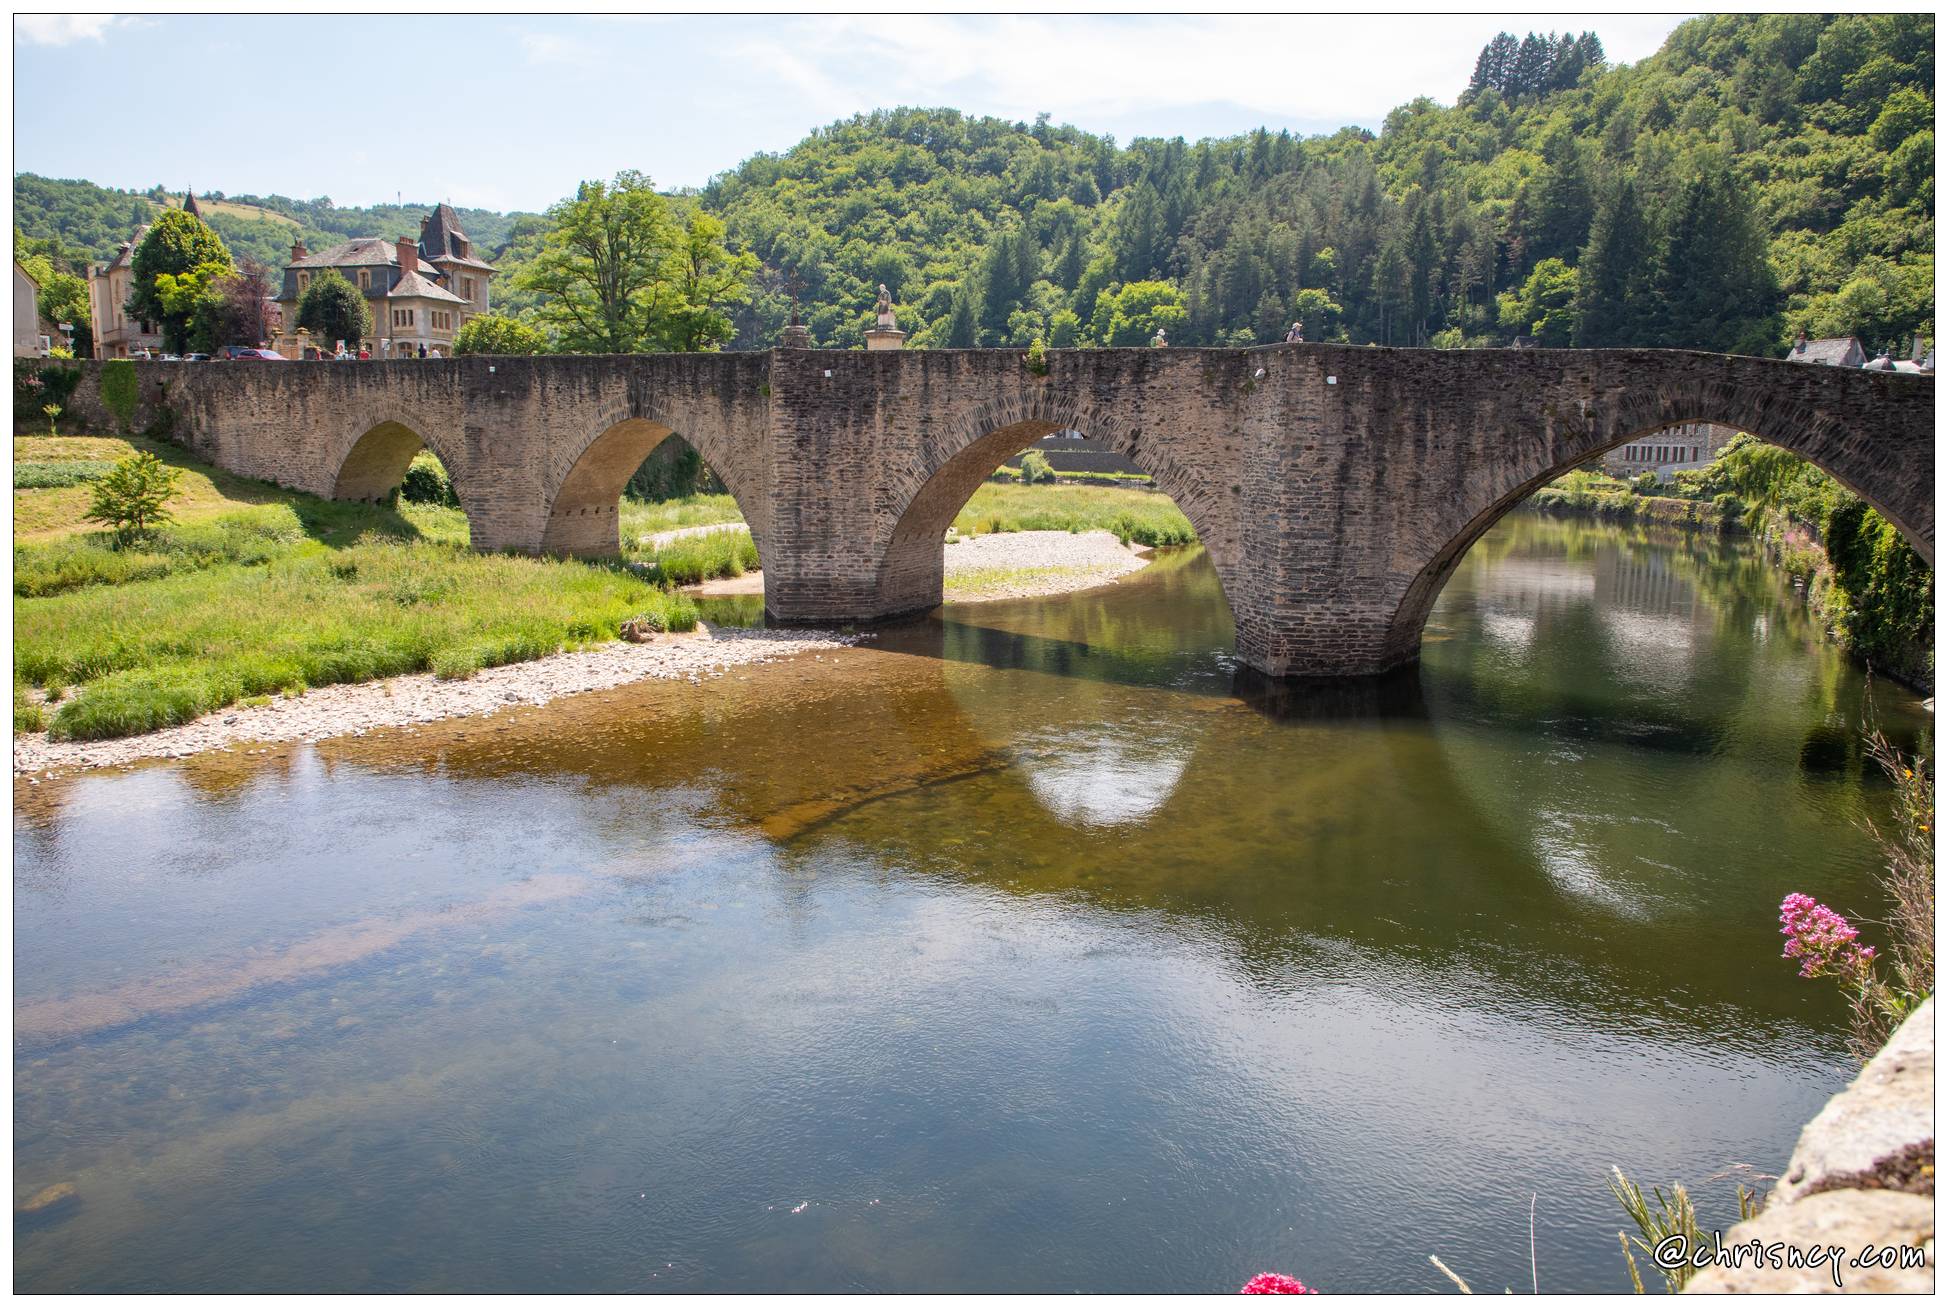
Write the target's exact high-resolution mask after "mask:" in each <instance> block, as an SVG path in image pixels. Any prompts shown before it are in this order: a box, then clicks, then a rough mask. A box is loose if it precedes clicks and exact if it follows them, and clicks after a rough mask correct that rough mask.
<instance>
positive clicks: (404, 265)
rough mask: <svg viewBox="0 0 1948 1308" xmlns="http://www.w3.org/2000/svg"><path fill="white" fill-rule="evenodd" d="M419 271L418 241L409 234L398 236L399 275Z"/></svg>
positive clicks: (402, 275)
mask: <svg viewBox="0 0 1948 1308" xmlns="http://www.w3.org/2000/svg"><path fill="white" fill-rule="evenodd" d="M418 271H419V243H418V242H417V241H415V240H413V238H412V237H410V236H402V237H400V238H399V275H400V276H401V277H406V276H410V275H411V274H413V273H415V272H418Z"/></svg>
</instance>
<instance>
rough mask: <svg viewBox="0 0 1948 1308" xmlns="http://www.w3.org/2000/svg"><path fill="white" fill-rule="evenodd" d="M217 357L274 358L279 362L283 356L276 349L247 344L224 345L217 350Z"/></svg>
mask: <svg viewBox="0 0 1948 1308" xmlns="http://www.w3.org/2000/svg"><path fill="white" fill-rule="evenodd" d="M217 357H218V358H220V359H276V360H278V361H280V362H281V361H282V360H283V358H284V356H283V355H281V354H279V353H278V352H277V351H276V350H260V349H257V348H256V347H254V346H249V345H226V346H224V347H223V348H222V349H221V350H219V351H217Z"/></svg>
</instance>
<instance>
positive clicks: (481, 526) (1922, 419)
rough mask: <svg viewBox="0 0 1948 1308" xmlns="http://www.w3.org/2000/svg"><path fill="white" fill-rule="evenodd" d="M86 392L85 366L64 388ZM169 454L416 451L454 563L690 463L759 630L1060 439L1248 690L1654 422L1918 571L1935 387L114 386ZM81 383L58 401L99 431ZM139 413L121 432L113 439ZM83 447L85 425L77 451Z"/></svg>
mask: <svg viewBox="0 0 1948 1308" xmlns="http://www.w3.org/2000/svg"><path fill="white" fill-rule="evenodd" d="M82 366H83V367H84V368H85V369H88V370H89V371H90V373H91V374H92V372H93V370H94V369H96V368H98V367H99V365H97V364H85V365H82ZM136 367H137V369H138V372H139V374H140V383H141V385H140V391H141V397H142V404H143V406H144V409H145V410H147V411H153V410H155V409H156V408H157V407H158V406H160V405H163V404H167V405H168V406H169V408H170V409H172V410H173V413H174V419H175V430H176V432H177V434H178V438H179V439H181V440H182V441H183V442H184V443H185V444H186V445H187V446H188V447H189V448H190V449H191V450H193V451H194V452H195V453H197V454H198V455H199V456H201V457H203V458H205V459H208V460H209V461H211V462H213V463H215V464H217V465H218V466H220V467H223V468H225V469H228V470H229V471H231V472H234V473H238V474H241V475H244V476H248V477H257V478H262V479H264V480H268V481H274V482H278V483H281V484H283V485H286V486H291V487H295V488H298V489H301V490H306V491H310V492H313V493H315V494H318V495H324V496H332V497H336V498H340V499H367V500H369V499H380V498H383V497H385V496H387V495H389V494H390V493H391V492H392V491H393V489H394V488H395V487H397V486H398V485H399V483H400V480H401V478H402V477H403V476H404V475H405V472H406V467H407V464H408V463H409V462H410V461H411V459H412V457H413V455H414V454H415V453H416V452H417V451H418V450H419V449H420V448H421V447H422V446H424V447H425V448H429V449H431V450H432V451H433V452H434V453H435V454H437V455H438V456H439V458H440V461H441V462H442V463H444V464H445V465H446V467H447V469H448V471H449V473H450V474H451V475H452V478H453V482H454V486H455V488H456V490H457V491H458V493H459V496H460V502H461V505H462V507H463V508H464V509H465V510H466V513H467V517H468V519H469V522H470V524H471V529H472V539H473V544H474V546H475V547H476V548H478V549H511V550H521V551H528V552H540V553H548V554H575V555H585V556H587V555H592V556H599V555H612V554H615V553H616V552H617V548H618V531H619V524H618V515H617V508H618V502H619V500H620V497H621V495H622V489H623V484H624V483H625V482H626V481H627V480H628V479H629V476H630V474H631V473H633V472H634V471H635V470H636V468H637V466H638V465H640V464H641V463H642V461H643V458H644V457H645V456H646V455H647V454H648V453H649V452H650V451H651V450H652V449H654V448H655V447H656V445H657V443H658V442H660V441H662V440H663V439H664V438H665V437H667V436H669V435H670V434H672V433H678V434H680V435H682V436H683V437H684V438H685V439H686V440H688V441H689V442H690V443H691V444H692V445H693V446H695V447H696V448H697V450H698V451H699V452H700V453H701V454H702V455H703V457H704V459H705V460H706V461H708V462H709V464H710V466H711V468H712V469H713V470H714V471H715V472H716V473H717V475H718V477H719V478H721V479H722V480H723V482H724V484H725V485H726V486H727V487H728V488H729V489H730V492H731V494H732V495H734V496H735V497H736V499H737V502H738V505H739V507H740V508H741V509H742V510H743V513H744V517H745V519H746V521H748V522H749V523H750V526H751V533H752V536H753V537H754V538H755V539H756V542H757V547H758V555H759V559H760V561H761V564H762V567H763V570H764V593H765V608H766V610H767V611H768V612H769V613H770V614H771V615H772V617H773V618H774V619H776V620H778V621H782V622H820V623H838V622H867V621H874V620H878V619H883V618H888V617H891V616H893V615H896V614H903V613H912V612H917V611H923V610H926V609H928V608H931V607H932V606H934V605H936V604H938V603H939V602H940V598H941V577H942V563H943V554H942V538H943V536H944V534H945V532H946V529H947V526H948V524H949V523H950V522H952V521H953V518H954V515H955V514H956V513H957V512H958V511H959V510H960V508H961V506H962V505H963V504H965V503H966V502H967V499H968V497H969V496H970V495H972V494H973V492H974V489H975V488H976V487H977V486H979V485H980V484H981V482H982V481H983V480H985V479H986V478H987V477H988V475H989V474H990V473H992V472H993V471H994V470H995V468H997V467H998V466H999V465H1000V464H1001V463H1002V462H1004V461H1005V460H1007V459H1008V458H1010V457H1012V456H1013V455H1015V454H1017V453H1019V452H1020V451H1021V450H1023V449H1025V448H1026V447H1028V446H1029V445H1031V444H1033V443H1034V442H1035V441H1037V440H1039V439H1040V438H1041V437H1043V436H1046V435H1048V434H1049V433H1051V432H1055V431H1065V430H1074V431H1078V432H1081V433H1082V434H1083V435H1084V436H1087V437H1090V438H1092V439H1094V440H1096V441H1099V442H1102V443H1103V444H1105V445H1107V446H1109V447H1110V448H1112V449H1115V450H1117V451H1118V452H1120V453H1122V454H1124V455H1126V456H1128V457H1129V458H1130V459H1131V460H1132V461H1134V462H1135V463H1136V464H1137V465H1138V466H1139V467H1141V468H1143V469H1145V470H1146V471H1147V472H1149V473H1150V474H1151V475H1152V476H1153V477H1155V479H1156V481H1157V484H1158V486H1159V487H1160V488H1161V489H1163V490H1164V491H1166V492H1168V493H1169V494H1170V495H1171V496H1172V497H1173V498H1174V499H1175V500H1176V502H1177V504H1178V506H1179V507H1180V508H1182V510H1183V511H1184V513H1185V515H1186V516H1188V517H1189V518H1190V520H1191V523H1192V524H1193V525H1194V526H1195V527H1196V529H1197V533H1198V536H1199V537H1200V539H1201V540H1202V541H1203V542H1204V545H1205V547H1206V548H1207V549H1208V550H1209V551H1210V556H1211V560H1212V562H1213V563H1214V564H1215V565H1216V568H1217V573H1218V576H1219V578H1220V579H1221V581H1222V582H1223V585H1224V592H1225V596H1226V598H1227V599H1228V600H1229V602H1230V605H1231V611H1232V614H1233V615H1234V617H1235V618H1236V621H1237V633H1238V653H1239V656H1240V657H1241V658H1242V659H1243V660H1244V661H1245V662H1246V663H1248V664H1249V665H1251V666H1252V667H1254V668H1256V669H1258V670H1259V671H1260V672H1264V673H1268V674H1271V675H1274V676H1284V675H1327V676H1336V675H1359V674H1367V673H1377V672H1383V671H1386V670H1388V669H1391V668H1395V667H1399V666H1402V665H1404V664H1408V663H1411V662H1413V661H1414V659H1415V658H1416V657H1417V656H1418V652H1419V647H1420V632H1421V626H1422V624H1423V623H1424V622H1425V620H1426V618H1427V614H1428V611H1429V609H1430V608H1431V607H1432V606H1433V603H1434V600H1435V597H1436V596H1438V595H1439V594H1440V591H1441V587H1442V585H1443V584H1444V583H1445V582H1446V580H1447V578H1448V577H1449V575H1450V574H1451V573H1452V572H1453V570H1454V568H1455V565H1456V564H1457V563H1459V561H1460V559H1461V557H1462V555H1463V554H1465V553H1466V552H1467V549H1468V547H1469V546H1470V545H1472V544H1473V543H1474V541H1475V540H1476V539H1477V538H1479V537H1480V535H1481V534H1482V533H1483V532H1484V531H1486V530H1487V529H1488V527H1489V526H1490V525H1492V524H1493V523H1494V522H1495V521H1496V520H1497V519H1498V518H1500V517H1501V516H1502V515H1503V514H1504V513H1506V512H1507V511H1508V510H1509V509H1510V508H1511V507H1512V506H1514V505H1515V504H1516V503H1517V502H1519V501H1520V500H1521V499H1522V498H1523V497H1524V496H1526V495H1528V494H1529V493H1530V492H1531V491H1533V490H1535V489H1536V488H1537V487H1539V486H1541V485H1543V484H1545V483H1546V482H1548V481H1550V480H1551V479H1552V478H1555V477H1557V476H1560V475H1561V474H1562V473H1564V472H1567V471H1569V470H1570V469H1572V468H1575V467H1577V466H1579V465H1581V464H1584V463H1587V462H1589V461H1590V460H1592V459H1594V458H1596V457H1597V456H1598V455H1600V454H1602V453H1603V452H1604V451H1606V450H1608V449H1611V448H1612V447H1614V446H1618V445H1622V444H1624V443H1626V442H1628V441H1631V440H1633V439H1636V438H1638V437H1640V436H1643V435H1645V434H1647V433H1650V432H1653V431H1656V430H1659V429H1661V428H1664V427H1668V426H1671V425H1672V424H1674V423H1680V422H1695V421H1708V422H1716V423H1722V424H1725V425H1727V426H1730V427H1734V428H1737V429H1739V430H1742V431H1747V432H1751V433H1752V434H1753V435H1755V436H1758V437H1761V438H1762V439H1764V440H1767V441H1770V442H1772V443H1774V444H1777V445H1779V446H1782V447H1784V448H1785V449H1787V450H1790V451H1792V452H1793V453H1795V454H1799V455H1802V456H1804V457H1805V458H1807V459H1810V460H1811V461H1812V462H1814V463H1815V464H1817V465H1819V466H1820V467H1821V468H1824V469H1825V470H1826V471H1827V472H1829V473H1831V474H1832V475H1833V476H1834V477H1836V478H1837V479H1838V480H1839V481H1840V482H1842V483H1843V484H1845V485H1846V486H1848V487H1849V488H1851V489H1852V490H1854V491H1855V492H1857V493H1858V494H1860V495H1861V496H1862V497H1863V498H1865V499H1866V500H1867V501H1868V502H1869V503H1870V504H1872V505H1873V506H1874V507H1875V508H1876V509H1878V510H1879V511H1880V512H1881V513H1882V514H1883V515H1884V516H1886V517H1887V518H1888V519H1889V520H1890V521H1891V522H1893V523H1894V525H1895V526H1896V527H1898V528H1899V529H1900V531H1901V532H1902V534H1903V535H1905V536H1906V538H1907V539H1908V540H1909V541H1910V542H1911V543H1912V544H1913V545H1914V547H1915V548H1916V549H1917V550H1918V551H1920V553H1921V555H1922V557H1923V558H1925V559H1927V560H1928V562H1929V563H1930V564H1932V563H1933V561H1934V381H1933V378H1932V377H1920V376H1913V375H1908V374H1899V373H1884V372H1869V371H1862V370H1859V369H1844V368H1825V367H1812V366H1808V365H1805V364H1795V363H1787V362H1783V361H1774V360H1766V359H1751V358H1740V357H1729V356H1724V355H1713V354H1697V353H1689V352H1684V351H1671V350H1397V349H1375V348H1371V347H1367V348H1360V347H1353V346H1334V345H1306V344H1290V345H1275V346H1267V347H1260V348H1251V349H1211V350H1204V349H1171V350H1148V349H1127V350H1125V349H1110V350H1055V351H1050V352H1049V355H1048V369H1047V371H1046V373H1045V374H1044V373H1037V372H1032V371H1030V370H1029V368H1028V367H1027V366H1026V363H1025V360H1024V357H1023V355H1022V354H1021V353H1020V352H1019V351H1013V350H929V351H882V352H870V353H869V352H859V351H825V350H797V349H793V350H773V351H766V352H762V353H737V354H663V355H627V356H607V357H602V356H563V355H553V356H537V357H531V358H468V359H453V360H439V361H432V360H428V361H417V360H414V361H400V362H386V363H371V362H366V363H329V362H320V363H273V362H238V363H226V364H221V365H218V364H202V365H181V364H172V363H138V364H137V365H136ZM98 397H99V387H98V386H97V385H96V383H95V378H94V377H93V376H92V375H90V376H87V377H84V378H83V380H82V383H81V385H80V386H79V387H78V388H77V390H76V393H75V405H74V407H75V409H76V412H77V414H78V415H79V416H82V417H84V418H90V419H93V420H94V421H96V422H97V423H101V422H104V421H105V420H106V419H105V415H104V414H102V413H100V412H98V411H91V409H94V408H96V406H99V398H98ZM142 420H144V419H142V418H138V421H142ZM102 429H104V430H106V429H107V428H105V427H104V428H102Z"/></svg>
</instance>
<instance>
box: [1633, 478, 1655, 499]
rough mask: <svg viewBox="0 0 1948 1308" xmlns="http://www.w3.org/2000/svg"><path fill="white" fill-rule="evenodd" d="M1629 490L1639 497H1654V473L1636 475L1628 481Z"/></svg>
mask: <svg viewBox="0 0 1948 1308" xmlns="http://www.w3.org/2000/svg"><path fill="white" fill-rule="evenodd" d="M1630 489H1631V490H1633V491H1636V492H1637V494H1639V495H1655V494H1656V493H1657V474H1656V473H1654V472H1640V473H1638V474H1637V475H1636V476H1635V477H1632V478H1631V479H1630Z"/></svg>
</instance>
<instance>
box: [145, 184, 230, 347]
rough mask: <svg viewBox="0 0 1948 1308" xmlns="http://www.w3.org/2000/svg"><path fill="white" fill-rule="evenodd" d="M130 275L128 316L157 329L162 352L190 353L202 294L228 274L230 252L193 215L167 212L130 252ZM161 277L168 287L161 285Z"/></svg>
mask: <svg viewBox="0 0 1948 1308" xmlns="http://www.w3.org/2000/svg"><path fill="white" fill-rule="evenodd" d="M130 269H131V271H132V272H133V274H134V289H133V290H132V291H131V292H130V294H129V302H128V306H127V311H128V315H129V316H130V317H131V318H139V319H141V320H143V321H145V322H153V323H156V324H157V325H158V326H159V327H160V328H161V329H162V340H163V346H164V348H166V349H169V350H173V351H176V352H178V353H180V352H181V351H183V350H186V349H188V348H189V340H190V322H191V320H192V319H193V318H194V317H196V315H197V314H198V313H199V312H200V311H201V309H202V306H203V304H204V301H205V299H206V295H205V289H206V288H207V286H208V285H209V283H210V282H212V281H214V280H215V279H216V278H218V277H221V276H223V275H224V274H226V273H228V272H229V271H230V251H229V249H228V248H227V247H226V246H225V245H224V244H223V238H222V237H220V236H218V235H217V234H216V233H215V232H213V231H211V230H210V229H209V228H208V227H207V226H205V225H204V224H203V222H202V221H201V220H200V219H198V218H196V217H195V216H194V215H193V214H187V213H184V212H183V211H182V210H181V209H170V210H167V211H165V212H164V213H162V214H161V215H159V216H158V217H157V218H156V221H155V225H154V226H152V227H150V228H149V231H148V234H147V235H146V236H144V237H143V238H142V240H141V243H140V244H138V245H137V246H136V247H135V257H134V259H133V260H132V261H131V265H130ZM164 277H168V278H169V279H170V281H169V282H166V283H165V282H162V281H160V279H161V278H164Z"/></svg>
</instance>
